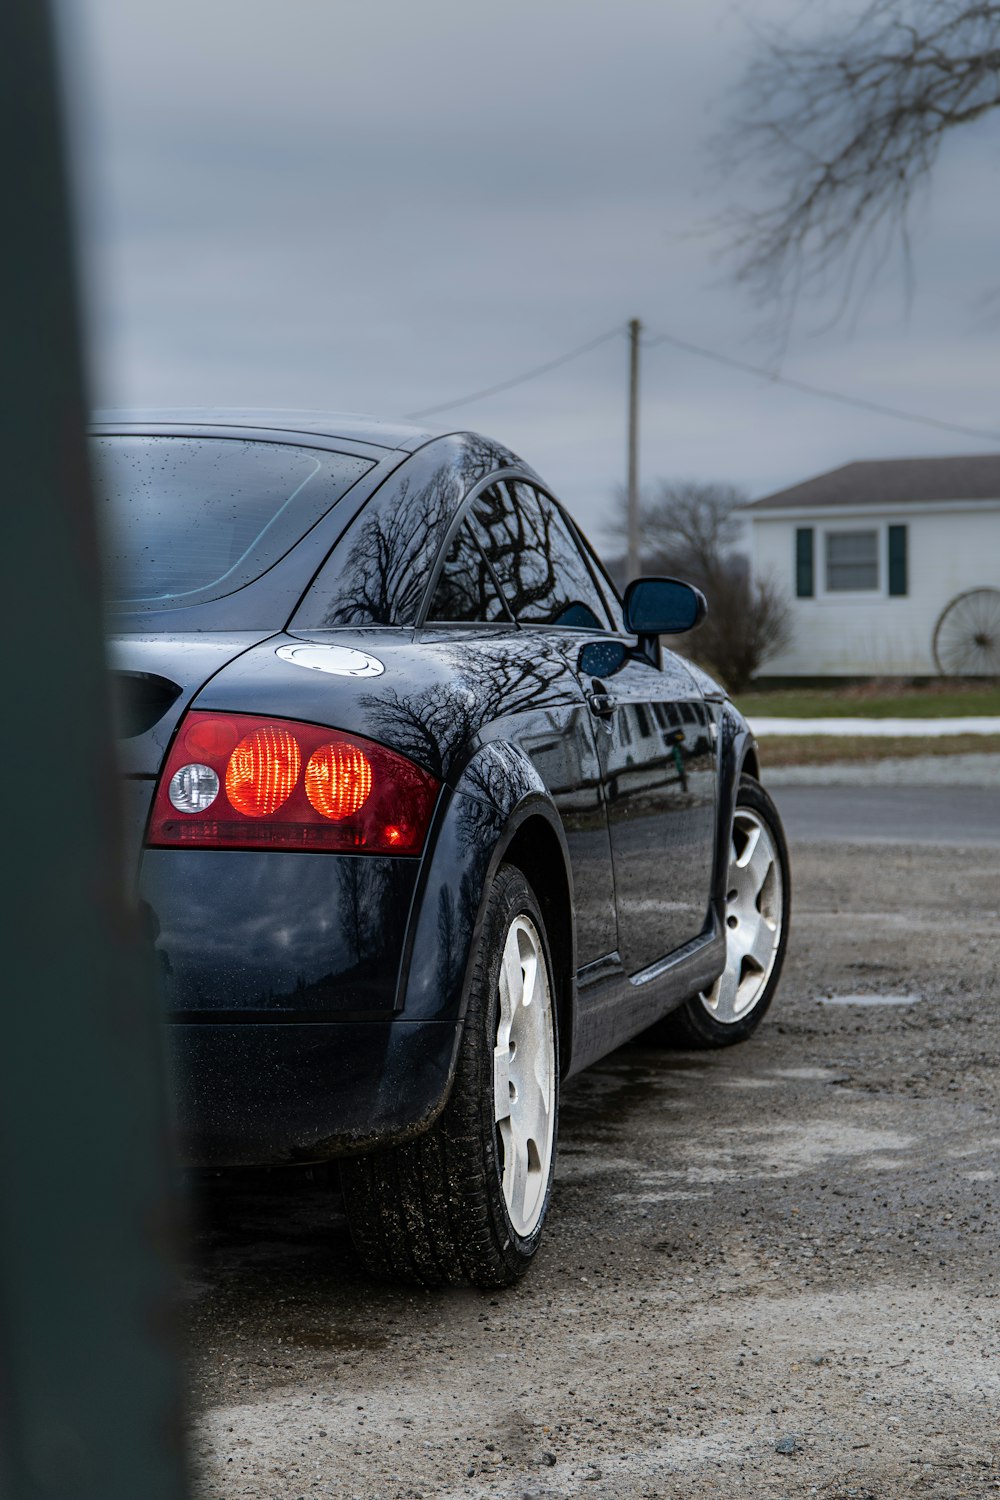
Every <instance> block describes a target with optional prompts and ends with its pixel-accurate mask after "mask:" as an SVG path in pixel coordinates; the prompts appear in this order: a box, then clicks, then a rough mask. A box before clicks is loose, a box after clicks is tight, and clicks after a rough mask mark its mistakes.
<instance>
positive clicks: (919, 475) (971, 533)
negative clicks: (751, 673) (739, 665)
mask: <svg viewBox="0 0 1000 1500" xmlns="http://www.w3.org/2000/svg"><path fill="white" fill-rule="evenodd" d="M743 515H744V516H745V518H746V520H747V521H748V522H749V524H750V531H751V536H752V544H751V556H752V565H753V568H754V572H755V575H756V576H757V577H766V578H770V579H772V580H773V581H774V582H775V583H776V584H777V585H778V586H779V588H781V589H783V590H784V592H785V593H786V594H787V596H788V602H789V606H790V610H791V615H792V633H791V641H790V644H789V645H788V647H787V648H786V649H785V650H783V651H782V652H781V653H780V654H778V655H775V656H773V657H771V658H770V659H769V660H768V662H767V663H766V666H765V668H764V670H765V671H766V673H767V675H768V676H782V677H785V676H787V677H792V676H809V677H817V676H836V677H855V676H873V675H874V676H883V675H884V676H907V677H909V676H932V675H935V674H937V672H938V671H939V664H938V662H939V660H940V663H941V666H942V667H944V669H945V670H949V671H952V672H958V673H961V674H963V675H965V674H968V675H973V674H981V673H984V672H986V673H990V672H992V673H997V672H1000V454H985V455H981V456H978V455H977V456H972V457H962V458H900V459H884V460H879V461H875V462H866V463H853V464H846V465H845V466H844V467H843V468H841V469H833V470H832V471H831V472H830V473H828V474H820V475H819V476H818V477H817V478H815V479H807V480H806V481H805V482H804V483H803V484H797V485H793V486H792V488H791V489H787V490H779V491H778V493H777V494H774V495H765V496H764V497H763V499H761V500H755V501H754V502H753V503H752V504H750V505H748V506H746V507H745V508H744V510H743ZM960 596H965V597H961V598H960ZM955 601H959V602H958V603H956V602H955ZM950 605H953V606H954V607H953V608H951V609H950V610H949V606H950ZM946 611H947V614H946ZM942 617H944V618H942ZM939 621H941V622H942V623H941V625H940V628H939V629H938V622H939ZM936 629H937V630H938V636H937V646H938V650H937V656H935V650H934V641H935V630H936ZM984 643H985V644H984Z"/></svg>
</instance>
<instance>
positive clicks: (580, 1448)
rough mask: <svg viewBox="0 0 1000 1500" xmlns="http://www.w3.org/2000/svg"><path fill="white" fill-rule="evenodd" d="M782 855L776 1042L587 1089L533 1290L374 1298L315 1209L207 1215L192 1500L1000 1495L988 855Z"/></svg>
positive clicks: (264, 1185)
mask: <svg viewBox="0 0 1000 1500" xmlns="http://www.w3.org/2000/svg"><path fill="white" fill-rule="evenodd" d="M985 795H987V796H988V795H989V794H985ZM793 856H794V870H795V876H796V892H795V898H796V899H795V916H794V930H793V936H792V946H791V952H790V958H789V962H788V965H787V968H786V976H785V979H784V981H783V984H782V988H781V991H780V992H779V995H778V999H777V1001H776V1003H775V1007H774V1009H773V1011H772V1014H771V1016H770V1017H769V1018H768V1020H767V1022H766V1023H765V1025H764V1026H763V1028H762V1030H761V1031H760V1033H758V1036H757V1037H756V1038H755V1039H754V1040H753V1041H751V1042H750V1043H749V1044H747V1045H746V1046H744V1047H742V1048H734V1049H732V1050H731V1051H727V1052H723V1053H717V1054H712V1055H707V1054H698V1055H695V1054H686V1055H679V1054H671V1053H666V1052H662V1051H659V1050H654V1049H651V1048H649V1047H643V1046H632V1047H629V1048H624V1049H622V1050H621V1051H620V1052H618V1053H616V1054H615V1055H614V1056H613V1057H612V1058H610V1059H608V1060H607V1061H606V1062H605V1063H603V1064H601V1065H599V1066H598V1067H596V1068H595V1069H593V1070H591V1071H590V1072H589V1073H586V1074H584V1075H582V1076H581V1077H580V1078H579V1079H577V1080H574V1081H573V1082H571V1083H570V1084H569V1085H568V1086H567V1088H566V1090H565V1093H564V1099H563V1116H562V1137H561V1148H560V1159H559V1167H558V1176H557V1185H556V1195H555V1201H554V1207H553V1212H552V1216H551V1219H550V1222H549V1229H548V1238H547V1244H546V1246H545V1248H544V1249H543V1251H542V1253H541V1256H540V1259H539V1261H538V1263H537V1264H536V1265H535V1267H534V1268H533V1271H532V1273H531V1274H530V1275H529V1277H528V1279H527V1280H526V1281H525V1282H524V1283H523V1284H522V1286H521V1287H519V1288H518V1289H517V1290H515V1291H513V1292H510V1293H506V1294H502V1295H499V1294H495V1293H494V1294H483V1293H478V1292H473V1291H459V1292H457V1293H456V1292H451V1293H441V1292H427V1293H421V1292H417V1291H412V1290H397V1289H393V1288H385V1287H377V1286H373V1285H370V1284H366V1283H365V1282H364V1281H363V1280H362V1279H361V1278H360V1276H359V1275H358V1273H357V1271H356V1270H355V1267H354V1265H353V1261H352V1255H351V1248H350V1243H349V1239H348V1235H347V1231H346V1226H345V1223H344V1220H343V1218H342V1216H341V1215H340V1213H339V1210H338V1205H337V1199H336V1192H335V1189H334V1188H333V1187H332V1186H331V1185H330V1184H329V1183H327V1182H323V1181H321V1180H316V1179H314V1180H306V1179H305V1178H304V1176H301V1175H291V1176H281V1175H278V1174H272V1175H271V1176H269V1177H260V1178H258V1179H256V1180H253V1181H246V1180H243V1181H239V1182H232V1181H217V1182H215V1183H214V1184H211V1185H209V1186H208V1187H207V1188H206V1189H205V1191H204V1192H203V1195H202V1197H201V1199H200V1201H199V1204H198V1207H197V1209H196V1215H197V1229H196V1233H195V1236H194V1244H193V1248H192V1253H191V1259H190V1268H189V1275H188V1278H187V1282H186V1316H187V1321H188V1327H189V1341H190V1348H191V1368H192V1405H193V1408H194V1412H193V1418H194V1421H193V1427H194V1431H193V1438H192V1448H193V1452H194V1459H195V1464H196V1468H197V1472H198V1476H199V1479H198V1493H199V1494H200V1495H203V1496H226V1497H230V1496H232V1497H236V1496H253V1497H261V1500H269V1497H272V1496H275V1497H277V1496H281V1497H285V1496H291V1497H298V1496H302V1497H308V1500H312V1497H314V1496H337V1497H348V1500H349V1497H352V1496H363V1497H365V1500H368V1497H373V1500H374V1497H378V1500H397V1497H400V1500H404V1497H405V1500H418V1497H425V1500H429V1497H432V1496H433V1497H443V1496H448V1497H463V1500H465V1497H469V1500H471V1497H486V1496H489V1497H503V1500H506V1497H515V1500H521V1497H529V1496H530V1497H538V1500H542V1497H556V1496H575V1495H582V1496H585V1497H594V1500H598V1497H601V1496H616V1497H618V1496H621V1497H625V1496H628V1497H647V1496H648V1497H653V1496H656V1497H677V1500H697V1497H701V1496H709V1495H713V1496H714V1495H725V1496H731V1495H734V1494H738V1495H746V1496H754V1497H757V1496H759V1497H761V1500H764V1497H767V1500H779V1497H795V1496H814V1495H818V1496H823V1497H848V1496H853V1497H858V1500H876V1497H877V1500H898V1497H903V1496H919V1497H941V1500H945V1497H948V1500H951V1497H958V1496H975V1497H982V1496H987V1495H996V1494H997V1493H998V1492H1000V1438H998V1433H997V1419H996V1413H997V1407H998V1400H1000V1328H998V1313H1000V1302H998V1292H1000V1283H998V1279H997V1271H998V1268H1000V1259H998V1255H997V1220H998V1210H1000V1185H998V1182H997V1172H998V1168H1000V1116H998V1109H997V1106H998V1093H1000V1088H998V1085H1000V1070H998V1065H997V1059H998V1046H997V1015H996V1007H997V973H998V968H1000V963H998V960H1000V932H998V923H997V904H998V893H1000V849H998V848H989V847H983V846H980V847H976V848H971V849H968V850H966V851H962V850H961V849H958V848H954V847H945V846H924V847H919V848H917V847H911V846H907V845H906V844H903V843H898V844H894V845H890V846H887V847H885V848H879V847H878V846H874V845H871V844H864V845H858V846H856V847H855V846H851V845H849V844H845V843H843V842H841V843H837V844H816V843H812V844H799V845H798V846H797V847H796V848H795V849H794V851H793ZM857 994H860V995H865V996H871V995H878V996H897V997H900V996H903V997H906V996H909V997H913V996H917V997H919V999H917V1000H911V1002H910V1003H901V1004H893V1005H885V1004H870V1003H869V1004H843V1003H836V1004H830V1003H826V1002H827V1001H828V999H829V997H831V996H833V997H837V996H840V997H843V996H850V995H857Z"/></svg>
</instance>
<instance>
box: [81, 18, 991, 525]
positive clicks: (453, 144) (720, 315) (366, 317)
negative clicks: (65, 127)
mask: <svg viewBox="0 0 1000 1500" xmlns="http://www.w3.org/2000/svg"><path fill="white" fill-rule="evenodd" d="M792 8H793V0H770V3H769V4H767V5H764V4H755V5H754V6H753V17H754V19H755V20H759V19H760V18H761V17H762V16H764V15H770V16H772V17H780V16H781V15H783V14H786V13H791V11H792ZM747 46H748V33H747V30H746V27H745V24H744V21H743V17H742V13H741V10H740V8H739V7H738V6H734V5H733V4H731V3H729V0H701V3H699V4H698V5H696V6H692V5H682V4H679V3H674V4H664V3H662V0H619V3H618V4H616V5H615V6H614V7H612V6H610V5H608V4H604V3H594V0H589V3H588V0H547V3H539V0H532V3H528V0H508V3H507V4H505V5H504V6H503V7H495V6H485V5H476V4H466V5H458V4H454V3H452V4H445V3H442V0H424V3H422V4H421V5H420V6H414V5H412V3H410V4H404V3H401V0H400V3H396V0H393V3H387V0H373V3H367V4H364V5H362V4H361V3H337V4H334V3H329V0H326V3H320V0H294V3H287V0H286V3H284V4H280V5H279V4H277V3H274V0H271V3H265V0H239V3H237V0H200V3H198V4H195V3H193V0H180V3H174V4H172V5H171V6H169V7H164V6H160V5H153V4H152V3H151V0H135V3H132V4H130V5H128V6H123V5H121V4H120V3H118V0H75V3H74V5H73V16H72V20H71V21H70V22H68V25H67V43H66V54H67V66H68V68H69V70H70V72H71V74H72V77H73V81H74V86H75V90H76V94H77V97H78V101H79V102H78V113H77V121H76V137H77V140H78V155H79V159H80V165H81V182H82V193H81V197H82V202H83V212H84V230H85V249H86V255H87V264H88V267H89V285H90V289H91V290H90V306H91V326H92V330H93V362H94V381H95V386H96V392H97V395H98V397H99V399H100V400H101V401H102V402H103V403H105V404H137V405H151V404H156V403H161V402H162V403H164V404H174V405H188V404H196V403H200V402H206V403H208V402H218V403H220V404H225V405H239V404H243V403H247V404H252V405H272V404H273V405H279V406H309V407H327V408H332V409H346V410H353V411H358V410H368V411H374V412H377V413H388V414H393V413H399V412H405V411H409V410H413V409H416V408H419V407H422V406H427V405H431V404H433V403H435V402H437V401H443V400H446V399H447V398H449V397H451V396H459V395H462V394H464V393H465V392H466V391H469V390H474V389H476V388H478V387H480V386H485V385H489V384H491V383H493V382H495V381H499V380H503V379H505V378H506V377H508V376H511V375H515V374H517V373H518V372H519V371H520V370H521V369H524V368H526V367H528V366H530V365H532V364H535V363H541V362H542V361H544V360H546V359H548V358H551V357H553V356H555V355H558V354H560V353H561V352H563V350H565V349H567V348H569V347H571V346H573V345H575V344H578V343H581V342H583V341H584V340H586V339H587V338H589V337H592V336H594V335H595V334H597V333H599V332H601V331H603V330H604V329H605V328H609V327H612V326H614V325H615V324H619V323H620V324H624V322H625V321H626V319H627V318H628V317H629V316H631V315H633V314H636V315H639V316H641V317H643V318H644V319H645V320H646V321H647V322H648V323H649V324H650V325H651V326H652V327H654V328H655V327H663V328H666V329H669V330H672V331H673V332H675V333H677V334H679V335H680V336H682V337H685V338H689V339H693V340H695V341H697V342H700V343H705V344H709V345H712V346H714V347H718V348H720V349H725V350H729V351H731V352H734V353H736V354H738V355H740V356H741V357H743V358H749V359H755V360H763V359H765V358H766V357H767V349H766V347H765V346H764V345H763V344H761V343H760V341H759V340H755V339H754V330H755V328H756V326H757V323H758V314H757V313H756V311H755V310H754V309H752V308H750V307H748V306H747V305H746V303H745V301H744V299H743V298H742V296H741V295H740V294H739V293H738V292H737V291H736V290H735V289H734V288H732V287H731V286H729V285H728V284H727V283H726V282H725V281H724V280H723V278H722V269H721V267H720V265H719V263H718V261H717V260H716V259H715V258H714V257H715V253H716V251H717V250H718V248H719V240H718V237H717V236H713V235H711V234H706V233H705V232H704V226H705V225H706V223H707V222H709V221H710V220H711V219H712V218H713V217H714V216H715V215H716V214H717V212H718V210H719V209H720V207H721V206H722V204H723V202H724V201H725V200H724V195H723V192H722V190H721V188H720V186H719V184H718V182H717V181H716V180H715V178H714V175H713V173H712V171H711V169H710V162H709V158H708V155H707V150H706V141H707V139H708V137H709V136H710V135H711V133H712V132H713V131H714V129H715V128H716V127H717V125H718V123H719V122H720V119H721V117H722V115H723V113H724V111H725V109H726V107H727V106H726V101H727V98H728V97H729V95H730V93H731V90H732V87H733V85H734V82H735V80H736V79H737V77H738V75H739V71H740V68H741V64H742V58H743V56H744V53H745V49H746V47H747ZM986 134H988V133H986ZM987 144H988V143H987V142H986V140H985V137H984V136H980V135H977V134H976V133H975V132H972V133H970V134H969V135H968V136H966V137H963V138H961V139H959V138H956V140H955V142H954V143H953V144H952V145H951V146H950V147H949V149H948V151H947V152H946V153H945V156H944V158H943V160H942V163H941V169H940V171H939V174H938V177H937V179H936V181H935V185H934V193H933V196H932V198H931V199H930V202H929V205H928V206H927V208H926V210H925V213H924V219H923V223H922V225H921V230H922V233H921V237H920V240H919V243H918V253H917V262H916V269H917V275H918V281H917V298H916V301H915V303H914V306H913V308H912V310H911V312H910V315H909V318H908V319H907V318H906V317H904V316H903V310H902V305H901V298H900V291H899V287H898V284H896V282H897V278H896V277H894V276H893V275H892V274H891V273H890V274H888V275H886V276H885V277H884V278H883V279H882V281H881V282H880V283H879V284H878V287H877V289H876V291H875V293H873V295H872V296H870V297H869V299H868V300H867V302H866V303H865V304H864V307H863V310H862V313H861V316H860V318H859V319H858V320H857V321H856V323H855V326H854V327H853V328H852V327H851V326H849V325H847V324H840V325H837V326H836V327H834V328H833V329H832V330H829V331H827V332H825V333H810V332H809V329H808V326H806V327H805V328H803V330H802V331H801V332H800V333H799V334H798V335H797V336H796V338H795V340H794V342H793V344H792V347H791V348H790V349H789V351H788V355H787V357H786V360H785V366H784V367H785V369H786V370H787V372H788V373H790V374H794V375H796V376H798V377H799V378H802V379H805V380H812V381H815V382H818V383H825V384H828V385H834V386H840V387H842V388H844V389H847V390H851V391H856V392H857V393H858V394H862V395H868V396H870V397H872V398H873V399H877V400H882V401H885V402H889V403H891V404H896V405H901V406H910V407H915V408H917V409H918V410H925V411H927V412H929V413H930V414H932V415H937V416H944V417H951V418H953V419H954V420H958V421H963V422H967V423H974V424H976V425H984V426H994V425H1000V410H998V405H1000V403H998V400H997V385H996V375H995V350H994V345H995V337H996V327H995V324H990V323H989V322H988V321H984V319H983V317H982V315H981V311H980V310H979V309H977V308H976V307H975V306H974V295H975V293H976V291H977V290H978V289H985V288H988V287H989V286H990V285H992V284H993V281H994V279H995V273H994V271H993V269H992V263H993V258H994V251H993V244H992V240H993V232H994V225H995V209H994V206H993V205H994V203H995V201H996V197H997V195H996V178H995V169H994V166H993V162H992V159H991V158H990V157H989V156H988V154H987ZM823 312H824V310H823V309H817V310H816V314H815V318H814V322H815V323H816V324H817V325H819V324H821V322H822V317H823ZM625 358H626V351H625V344H624V340H622V342H621V343H620V344H619V343H618V342H612V343H609V344H607V345H603V346H601V347H600V348H599V349H595V350H594V351H593V352H592V353H590V354H587V355H585V356H584V357H583V358H582V359H581V360H579V361H578V362H576V363H574V364H570V365H567V366H565V367H563V368H561V369H560V370H558V371H555V372H553V373H552V374H551V375H549V376H545V377H542V378H541V379H539V380H538V381H536V382H533V383H532V384H528V385H524V386H522V387H519V388H517V389H515V390H512V391H509V392H506V393H504V394H502V395H499V396H497V397H494V398H491V399H490V400H489V401H485V402H482V403H480V404H477V405H474V406H469V407H464V408H462V409H460V410H459V411H456V412H455V414H454V418H453V420H454V421H455V423H456V425H462V426H466V425H467V426H471V427H478V428H481V429H482V430H484V431H488V432H491V433H494V434H495V435H496V436H498V437H500V438H501V439H503V440H504V441H505V442H508V443H509V444H510V445H511V446H513V447H515V448H517V449H519V450H521V451H522V452H523V453H524V454H525V456H526V457H527V458H528V459H529V460H530V461H531V462H532V463H533V464H534V465H535V466H536V467H537V468H538V469H539V470H540V471H541V472H542V473H543V474H545V475H546V477H547V478H548V479H549V480H550V482H551V483H552V484H553V485H554V486H555V487H556V489H557V491H558V492H559V493H561V494H562V495H563V497H564V499H565V500H566V502H567V504H568V505H569V506H570V508H571V509H572V510H574V511H575V512H576V514H577V515H579V517H580V518H581V520H582V521H583V522H584V524H585V525H586V526H588V528H590V529H591V530H593V531H594V532H595V533H599V532H600V528H601V523H602V519H603V517H604V515H605V514H606V513H607V509H608V499H609V495H610V493H611V490H612V489H613V487H614V485H615V484H616V483H617V482H619V480H620V478H621V475H622V471H623V468H624V447H625V440H624V402H625V388H624V382H625ZM963 446H970V445H963V442H962V440H961V439H957V438H950V437H948V436H947V435H946V434H944V433H937V432H935V431H934V430H933V429H927V430H923V429H920V428H915V427H914V428H911V427H907V426H904V425H903V424H896V423H892V422H890V421H889V420H888V419H884V418H876V417H873V416H866V415H864V414H862V413H854V412H848V411H846V410H841V409H838V408H836V407H831V406H827V405H825V404H823V403H820V402H817V401H813V400H811V399H810V398H807V397H805V396H798V395H794V394H793V393H791V392H787V391H782V390H779V389H778V388H776V387H774V386H772V385H770V384H768V383H766V382H762V381H761V382H757V381H754V380H751V379H748V378H747V377H745V376H742V375H739V374H736V373H735V372H727V371H723V370H720V369H719V368H718V367H717V366H713V365H709V364H707V363H704V362H702V361H699V360H697V359H695V358H693V357H691V356H687V355H681V354H679V353H676V352H672V351H670V350H669V349H668V348H666V347H660V348H658V349H655V350H650V351H649V353H648V356H647V357H646V359H645V369H644V402H643V467H644V471H645V473H646V475H647V476H652V475H655V474H686V475H697V476H699V477H721V478H727V479H731V480H735V481H737V482H741V483H745V484H746V485H748V486H749V487H750V488H751V489H752V490H753V491H755V492H757V493H761V492H763V491H764V490H766V489H769V488H771V487H775V486H777V485H779V484H783V483H788V482H792V481H794V480H795V479H797V478H800V477H803V476H804V475H806V474H809V473H813V472H816V471H818V470H821V469H823V468H825V467H828V466H831V465H833V464H836V463H840V462H844V461H847V460H848V459H851V458H855V457H862V456H878V455H880V454H894V453H913V452H926V453H934V452H946V451H951V450H954V449H960V448H962V447H963Z"/></svg>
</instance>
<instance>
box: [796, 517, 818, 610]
mask: <svg viewBox="0 0 1000 1500" xmlns="http://www.w3.org/2000/svg"><path fill="white" fill-rule="evenodd" d="M815 592H816V589H815V585H814V583H813V529H812V527H811V526H797V527H796V529H795V593H796V597H797V598H799V599H811V598H812V596H813V594H814V593H815Z"/></svg>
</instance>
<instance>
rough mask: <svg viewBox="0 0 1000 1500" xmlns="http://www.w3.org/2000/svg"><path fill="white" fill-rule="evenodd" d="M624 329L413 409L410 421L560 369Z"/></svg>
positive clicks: (616, 329)
mask: <svg viewBox="0 0 1000 1500" xmlns="http://www.w3.org/2000/svg"><path fill="white" fill-rule="evenodd" d="M622 332H623V329H622V328H621V326H620V325H619V326H618V327H617V328H611V329H609V330H608V332H607V333H602V334H600V336H599V337H598V338H596V339H591V340H590V341H589V343H586V344H581V345H580V346H579V348H577V349H571V350H570V351H569V353H568V354H560V356H559V358H558V359H550V360H548V361H547V362H546V363H545V364H544V365H535V367H534V369H531V370H525V372H524V374H523V375H515V376H514V378H513V379H512V380H502V381H501V382H500V384H499V385H491V386H487V387H486V389H485V390H482V391H473V392H472V394H471V395H469V396H459V397H458V399H457V400H455V401H441V402H439V403H438V405H437V406H425V407H423V409H422V410H421V411H411V412H409V413H408V414H407V416H406V420H407V421H408V422H416V421H417V420H418V419H419V418H420V417H431V416H433V415H434V413H435V412H439V411H451V410H453V408H454V407H456V406H468V405H469V404H470V403H471V402H473V401H483V400H485V398H486V397H487V396H496V395H498V394H499V392H500V391H509V390H510V389H511V388H512V387H513V386H515V385H522V384H523V382H524V381H526V380H534V378H535V376H536V375H544V374H546V373H547V371H549V370H555V369H558V367H559V366H560V365H567V364H569V362H570V360H571V359H579V357H580V355H581V354H588V353H589V352H590V350H591V349H596V348H597V346H598V344H606V343H607V342H608V340H609V339H614V338H619V337H620V336H621V334H622Z"/></svg>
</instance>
